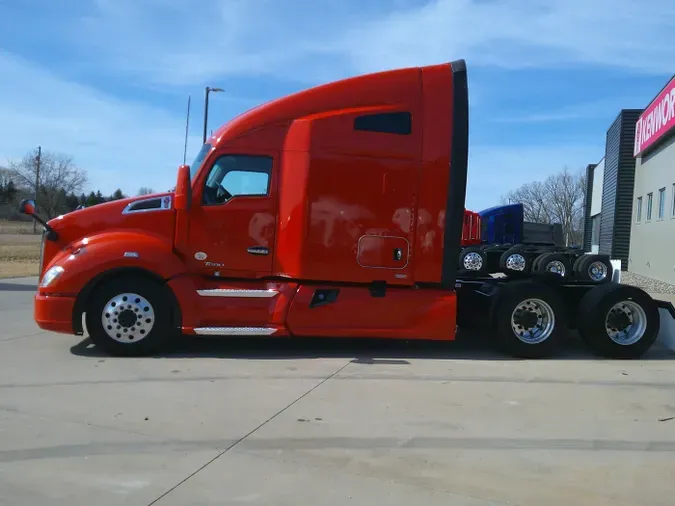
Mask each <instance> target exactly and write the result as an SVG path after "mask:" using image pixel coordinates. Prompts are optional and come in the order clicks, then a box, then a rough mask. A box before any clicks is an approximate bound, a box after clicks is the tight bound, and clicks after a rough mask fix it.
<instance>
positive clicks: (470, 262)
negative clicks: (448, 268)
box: [464, 251, 483, 271]
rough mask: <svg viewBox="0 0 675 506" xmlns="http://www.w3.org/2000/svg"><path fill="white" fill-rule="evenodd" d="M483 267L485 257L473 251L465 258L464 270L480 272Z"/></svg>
mask: <svg viewBox="0 0 675 506" xmlns="http://www.w3.org/2000/svg"><path fill="white" fill-rule="evenodd" d="M482 267H483V257H482V256H481V255H480V254H478V253H476V252H474V251H472V252H471V253H468V254H467V255H466V256H465V257H464V268H465V269H466V270H468V271H479V270H481V268H482Z"/></svg>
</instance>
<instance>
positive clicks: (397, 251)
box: [394, 248, 403, 262]
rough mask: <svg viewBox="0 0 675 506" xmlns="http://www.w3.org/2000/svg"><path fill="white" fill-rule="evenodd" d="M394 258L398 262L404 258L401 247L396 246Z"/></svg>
mask: <svg viewBox="0 0 675 506" xmlns="http://www.w3.org/2000/svg"><path fill="white" fill-rule="evenodd" d="M394 260H395V261H397V262H400V261H401V260H403V250H402V249H401V248H394Z"/></svg>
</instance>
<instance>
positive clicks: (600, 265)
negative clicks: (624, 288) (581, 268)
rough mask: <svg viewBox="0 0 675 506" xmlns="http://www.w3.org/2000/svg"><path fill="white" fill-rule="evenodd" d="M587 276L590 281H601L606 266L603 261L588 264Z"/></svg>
mask: <svg viewBox="0 0 675 506" xmlns="http://www.w3.org/2000/svg"><path fill="white" fill-rule="evenodd" d="M588 277H589V278H591V280H592V281H602V280H603V279H605V278H606V277H607V266H606V265H605V263H604V262H593V263H592V264H591V265H589V266H588Z"/></svg>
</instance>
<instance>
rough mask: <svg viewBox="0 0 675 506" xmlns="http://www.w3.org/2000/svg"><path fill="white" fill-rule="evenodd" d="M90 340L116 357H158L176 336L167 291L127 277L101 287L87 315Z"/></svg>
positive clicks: (150, 283)
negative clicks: (171, 338) (155, 354)
mask: <svg viewBox="0 0 675 506" xmlns="http://www.w3.org/2000/svg"><path fill="white" fill-rule="evenodd" d="M86 313H87V314H86V322H87V330H88V332H89V337H90V338H91V340H92V341H93V343H94V344H95V345H96V346H99V347H100V348H102V349H103V350H105V351H106V352H107V353H109V354H110V355H114V356H143V355H150V354H153V353H156V352H157V351H159V350H161V349H162V348H163V347H164V346H165V345H166V344H167V343H168V341H169V339H170V337H171V335H172V328H171V306H170V304H169V302H168V300H167V297H166V295H165V293H164V290H163V287H162V286H161V285H159V284H158V283H156V282H153V281H150V280H148V279H144V278H136V277H129V276H124V277H120V278H116V279H111V280H109V281H106V282H104V283H103V284H102V285H101V286H99V287H97V288H96V289H95V291H94V293H93V294H92V297H91V302H90V303H89V305H88V307H87V311H86Z"/></svg>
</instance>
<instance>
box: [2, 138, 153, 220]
mask: <svg viewBox="0 0 675 506" xmlns="http://www.w3.org/2000/svg"><path fill="white" fill-rule="evenodd" d="M87 182H88V177H87V172H86V170H85V169H83V168H81V167H79V166H78V165H77V164H76V163H75V161H74V159H73V157H71V156H68V155H65V154H61V153H55V152H51V151H45V150H42V151H41V152H39V153H38V151H37V150H34V151H30V152H28V153H26V154H25V155H24V157H23V158H21V159H20V160H10V161H9V163H8V164H7V167H5V168H1V167H0V219H20V218H21V216H20V215H19V213H18V210H17V206H18V203H19V201H20V200H21V199H24V198H33V199H36V201H37V207H38V210H39V212H40V213H42V214H43V215H44V216H45V217H46V218H48V219H51V218H55V217H56V216H59V215H61V214H66V213H69V212H71V211H74V210H76V209H77V208H79V207H81V206H84V207H90V206H95V205H97V204H102V203H103V202H109V201H112V200H120V199H124V198H126V197H127V195H125V194H124V192H122V190H121V189H119V188H118V189H117V190H115V191H114V192H113V193H112V194H111V195H103V194H102V193H101V191H100V190H96V191H93V190H92V191H90V192H89V193H85V192H84V189H85V187H86V184H87ZM36 184H37V192H36ZM150 193H154V191H153V190H152V189H151V188H147V187H142V188H140V189H139V191H138V195H147V194H150Z"/></svg>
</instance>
